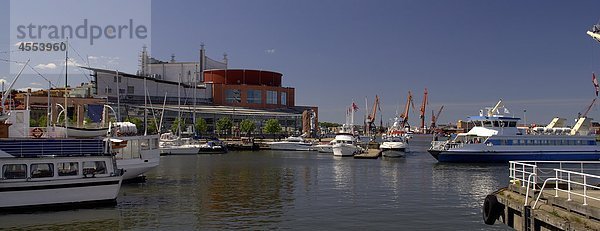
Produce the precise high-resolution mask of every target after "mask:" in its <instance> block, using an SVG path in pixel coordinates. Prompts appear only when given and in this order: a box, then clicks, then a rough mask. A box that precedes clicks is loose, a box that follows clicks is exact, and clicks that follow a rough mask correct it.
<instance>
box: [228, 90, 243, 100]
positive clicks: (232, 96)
mask: <svg viewBox="0 0 600 231" xmlns="http://www.w3.org/2000/svg"><path fill="white" fill-rule="evenodd" d="M240 95H241V91H240V90H239V89H227V90H225V102H227V103H239V102H241V101H242V100H241V97H240Z"/></svg>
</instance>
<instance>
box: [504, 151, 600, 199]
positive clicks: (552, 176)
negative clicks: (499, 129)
mask: <svg viewBox="0 0 600 231" xmlns="http://www.w3.org/2000/svg"><path fill="white" fill-rule="evenodd" d="M509 166H510V167H509V172H510V173H509V174H510V181H511V183H512V184H516V185H520V186H521V187H527V191H526V195H525V205H527V203H528V198H529V192H530V190H531V191H532V192H533V193H534V194H535V191H536V190H539V191H540V192H539V194H538V196H537V198H536V200H535V203H534V205H533V208H535V206H536V205H537V202H538V201H539V199H540V197H541V195H542V191H543V190H545V189H546V188H545V187H546V184H547V183H548V182H554V188H553V189H554V196H555V197H558V196H559V192H564V193H566V195H567V200H568V201H571V200H572V196H573V195H575V196H579V197H582V198H583V205H588V203H587V202H588V199H592V200H596V201H600V198H599V197H598V196H594V195H591V194H589V193H588V191H589V190H600V186H599V185H598V184H595V183H597V182H600V175H598V174H597V173H596V174H592V173H590V172H600V171H599V170H600V168H599V167H600V161H510V162H509ZM542 181H543V182H544V183H543V184H542V186H541V187H538V184H537V183H538V182H542ZM561 185H563V186H566V189H564V188H561V187H560V186H561Z"/></svg>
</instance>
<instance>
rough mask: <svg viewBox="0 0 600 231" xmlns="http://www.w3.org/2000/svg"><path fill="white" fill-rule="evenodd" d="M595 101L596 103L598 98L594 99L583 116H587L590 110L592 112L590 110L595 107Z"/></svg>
mask: <svg viewBox="0 0 600 231" xmlns="http://www.w3.org/2000/svg"><path fill="white" fill-rule="evenodd" d="M594 103H596V98H594V100H592V103H591V104H590V105H589V106H588V107H587V108H586V109H585V112H584V113H583V115H582V116H580V118H581V117H587V114H588V112H590V110H591V109H592V107H594Z"/></svg>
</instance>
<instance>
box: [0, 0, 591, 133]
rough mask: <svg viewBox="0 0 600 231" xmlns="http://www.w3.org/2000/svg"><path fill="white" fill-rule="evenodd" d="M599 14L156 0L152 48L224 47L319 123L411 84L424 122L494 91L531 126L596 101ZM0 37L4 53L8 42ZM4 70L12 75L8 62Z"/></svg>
mask: <svg viewBox="0 0 600 231" xmlns="http://www.w3.org/2000/svg"><path fill="white" fill-rule="evenodd" d="M2 5H6V2H2ZM90 10H93V9H90ZM7 11H8V10H7V7H4V6H2V7H0V13H1V14H2V15H7V14H8V12H7ZM599 12H600V1H591V0H589V1H479V0H478V1H475V0H462V1H458V0H452V1H422V0H419V1H403V0H397V1H383V0H373V1H366V0H363V1H356V0H324V1H317V0H303V1H299V0H298V1H292V0H283V1H281V0H253V1H244V0H226V1H183V0H179V1H177V0H176V1H159V0H155V1H152V25H151V26H152V45H151V52H152V56H154V57H156V58H159V59H162V60H168V59H169V58H170V55H171V54H172V53H173V54H175V55H176V59H177V60H180V61H192V60H197V59H198V49H199V47H200V44H201V43H204V44H205V45H206V49H207V54H208V55H209V57H211V58H213V59H217V60H220V59H222V56H223V53H227V54H228V58H229V64H230V65H229V67H230V68H248V69H265V70H272V71H277V72H281V73H283V75H284V80H283V84H284V85H285V86H290V87H294V88H296V104H297V105H315V106H318V107H319V116H320V121H333V122H344V115H345V111H346V108H347V107H348V106H349V105H350V104H351V103H352V101H353V100H354V101H355V102H356V103H357V104H358V105H359V107H360V109H359V112H358V113H357V114H356V118H357V119H356V120H355V123H357V124H362V121H360V119H358V118H362V117H363V116H364V113H365V108H364V107H365V106H364V104H365V97H368V98H369V103H372V102H373V98H374V96H375V95H376V94H377V95H379V96H380V97H381V101H382V109H383V111H384V121H386V122H387V121H389V119H390V118H391V117H392V116H393V115H394V113H395V112H396V110H398V111H399V113H401V112H402V110H403V107H404V104H405V101H406V96H407V93H408V91H409V90H410V91H412V93H413V96H414V99H415V101H414V102H415V106H416V109H417V110H418V109H419V107H420V104H421V100H422V97H423V96H422V95H423V89H424V88H428V89H429V101H430V103H429V105H428V109H427V120H428V121H429V118H430V116H431V110H436V111H437V110H438V108H439V107H440V106H441V105H445V108H444V112H442V115H441V118H440V122H441V123H448V122H451V123H456V121H457V120H458V119H464V118H465V117H466V116H468V115H474V114H477V113H478V111H479V110H480V109H482V108H483V107H486V106H488V107H489V106H493V104H495V103H496V101H498V100H499V99H501V98H502V99H504V101H505V104H506V106H507V108H508V109H509V110H511V112H513V113H514V114H515V116H518V117H523V110H525V109H526V110H527V114H526V117H527V120H528V122H534V123H548V122H549V121H550V119H551V118H552V117H554V116H561V117H564V118H568V119H569V121H572V119H574V118H575V116H576V115H577V113H578V112H581V111H583V110H585V108H586V107H587V105H588V104H589V103H590V102H591V101H592V99H593V98H594V97H595V94H594V89H593V86H592V83H591V78H592V77H591V76H592V72H594V71H595V72H599V73H600V43H598V42H596V41H594V40H592V39H591V38H590V37H589V36H588V35H586V34H585V32H586V30H588V29H589V28H590V27H591V26H592V25H593V24H596V23H598V22H599V20H600V13H599ZM2 17H3V20H2V22H0V28H7V26H8V24H7V22H6V20H5V19H4V18H6V16H2ZM1 36H2V37H1V38H0V42H1V44H6V46H5V47H6V49H0V51H1V50H7V49H9V48H8V46H9V44H8V43H9V42H8V38H6V37H8V36H7V35H5V33H2V34H1ZM1 55H2V54H0V56H1ZM0 71H4V72H0V76H6V77H8V76H9V75H8V72H6V71H7V68H6V67H5V64H2V66H0ZM369 107H370V105H369ZM398 108H399V109H398ZM411 110H412V109H411ZM411 116H412V117H413V118H414V119H412V120H411V121H412V124H413V125H417V122H416V121H417V120H416V119H417V118H418V114H417V112H415V113H411ZM589 116H590V117H596V118H598V119H600V110H598V109H596V108H595V109H592V111H591V112H590V115H589ZM378 117H379V116H378ZM378 120H379V118H378ZM428 123H429V122H428ZM571 124H572V122H571Z"/></svg>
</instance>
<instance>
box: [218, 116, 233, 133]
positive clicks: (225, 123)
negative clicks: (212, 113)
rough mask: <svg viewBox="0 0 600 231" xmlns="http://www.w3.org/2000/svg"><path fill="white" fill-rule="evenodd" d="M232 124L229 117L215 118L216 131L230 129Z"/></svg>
mask: <svg viewBox="0 0 600 231" xmlns="http://www.w3.org/2000/svg"><path fill="white" fill-rule="evenodd" d="M232 126H233V123H232V122H231V120H230V119H229V117H221V118H220V119H219V120H217V131H220V132H223V131H225V132H227V131H229V130H231V127H232Z"/></svg>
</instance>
